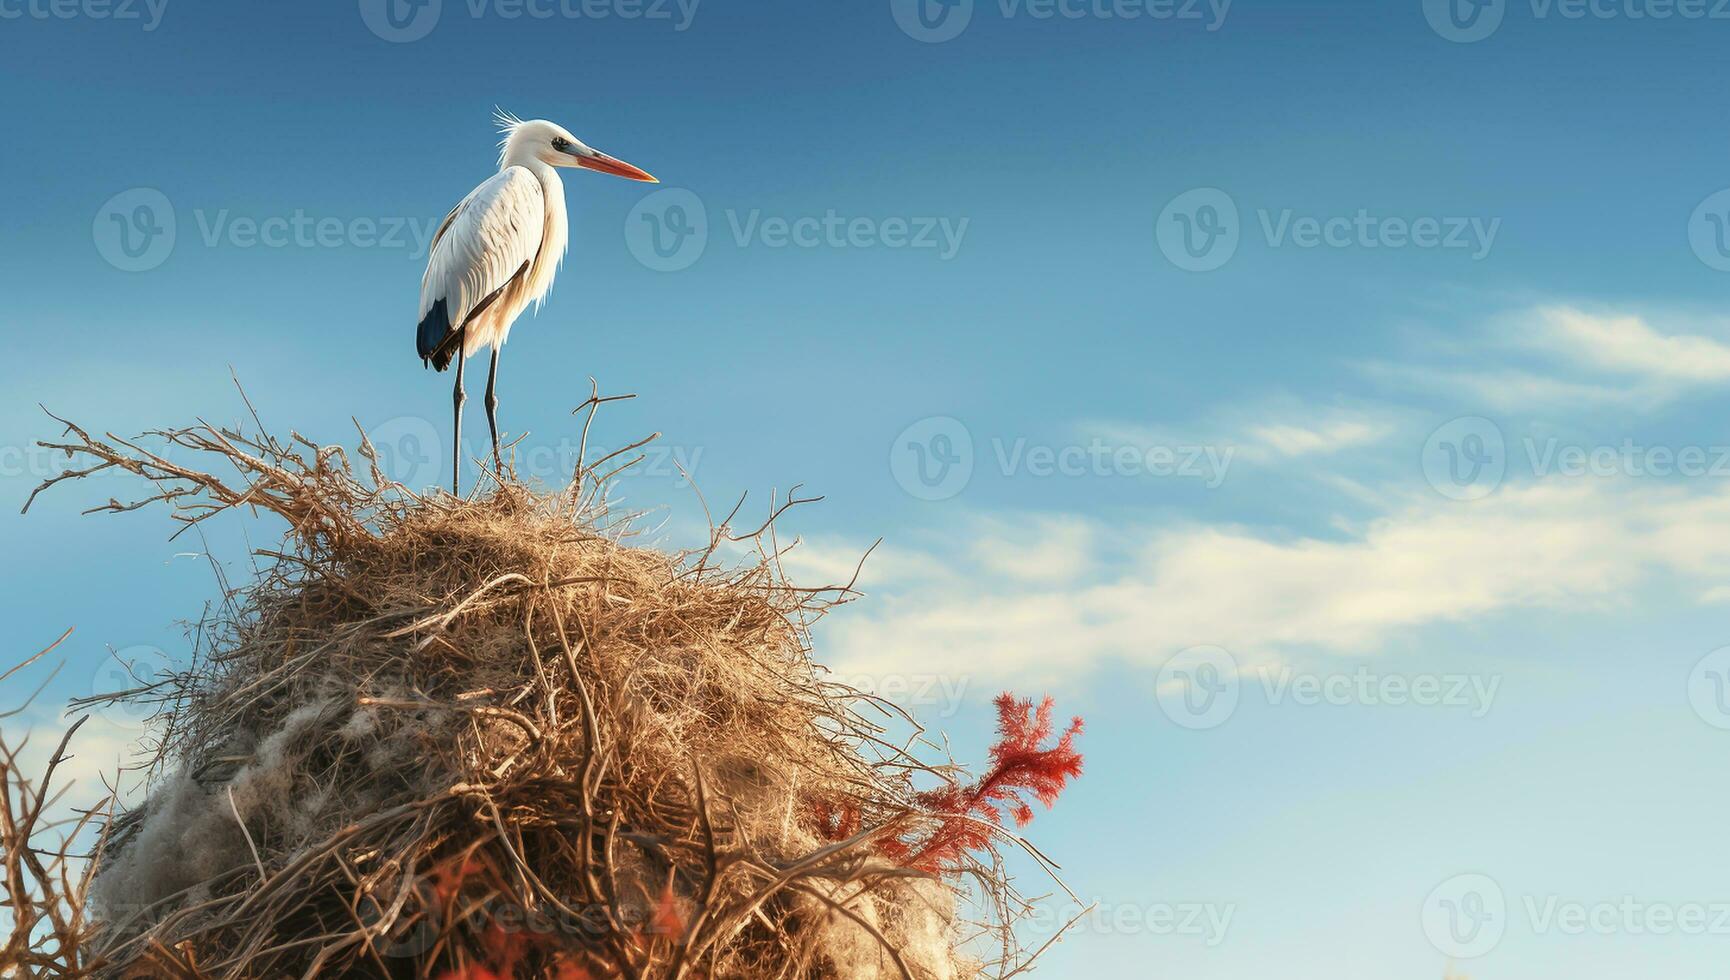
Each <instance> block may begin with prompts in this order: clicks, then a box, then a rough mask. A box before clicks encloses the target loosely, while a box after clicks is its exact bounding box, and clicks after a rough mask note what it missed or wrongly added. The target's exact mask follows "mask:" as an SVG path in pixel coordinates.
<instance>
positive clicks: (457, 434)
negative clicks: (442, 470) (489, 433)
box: [451, 351, 469, 496]
mask: <svg viewBox="0 0 1730 980" xmlns="http://www.w3.org/2000/svg"><path fill="white" fill-rule="evenodd" d="M467 360H468V358H467V357H466V356H465V355H464V354H463V353H462V352H461V351H458V352H457V386H456V389H455V390H454V391H452V392H451V407H452V409H453V413H454V414H455V416H456V422H455V423H454V424H453V425H452V427H451V428H452V430H453V431H452V433H451V495H452V496H457V495H458V494H459V493H461V490H460V489H459V487H460V481H461V480H462V475H463V402H466V401H468V400H469V399H468V396H467V395H465V394H463V362H464V361H467Z"/></svg>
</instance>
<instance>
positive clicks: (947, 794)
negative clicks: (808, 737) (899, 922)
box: [826, 694, 1082, 873]
mask: <svg viewBox="0 0 1730 980" xmlns="http://www.w3.org/2000/svg"><path fill="white" fill-rule="evenodd" d="M996 705H997V734H998V740H997V744H996V745H993V746H992V747H991V770H990V771H989V772H987V773H986V774H985V776H984V777H983V778H981V779H980V780H979V781H978V782H977V783H974V784H973V785H971V786H968V785H961V784H955V783H951V784H950V785H948V786H945V787H943V788H941V789H935V790H929V791H926V792H923V793H920V794H918V796H917V797H916V798H915V802H916V803H917V805H918V807H919V809H920V810H921V811H923V815H925V816H929V817H933V818H936V820H937V825H936V829H935V830H925V831H920V832H916V833H913V834H894V835H891V836H889V837H886V838H885V839H884V840H883V841H882V843H880V844H879V847H880V848H881V850H882V851H883V853H884V855H885V856H887V857H888V858H890V859H891V860H893V861H895V862H896V863H898V864H901V865H903V866H906V867H909V868H914V869H917V870H920V871H927V872H932V873H938V872H941V871H944V870H946V869H953V868H954V867H955V866H956V865H957V864H958V863H959V861H960V858H961V856H962V855H963V854H965V853H966V852H968V851H978V850H983V849H985V848H986V847H987V846H988V845H989V844H990V840H991V834H992V831H993V830H994V829H996V828H998V827H1002V826H1003V812H1004V811H1005V810H1007V811H1008V812H1009V815H1010V816H1012V817H1014V818H1015V824H1016V826H1018V827H1021V826H1026V825H1027V824H1028V823H1029V822H1030V821H1031V820H1032V819H1033V807H1032V806H1031V805H1029V803H1028V801H1027V796H1028V794H1031V795H1032V796H1033V798H1034V799H1037V800H1038V801H1039V802H1040V803H1043V804H1044V805H1045V806H1046V807H1047V808H1048V809H1049V808H1050V807H1051V806H1052V805H1053V804H1055V803H1056V802H1057V797H1058V795H1059V794H1061V793H1062V792H1063V790H1064V787H1066V786H1068V785H1069V781H1070V780H1071V779H1074V778H1076V777H1077V776H1080V775H1081V753H1079V752H1077V751H1076V750H1075V739H1076V737H1077V736H1079V735H1080V734H1081V727H1082V723H1081V719H1080V718H1074V719H1072V720H1071V721H1070V723H1069V727H1068V728H1067V729H1066V730H1065V731H1064V732H1063V734H1062V735H1061V736H1058V737H1057V741H1056V744H1054V745H1051V746H1050V747H1046V743H1047V742H1048V741H1050V740H1051V738H1052V736H1053V735H1054V730H1053V726H1052V721H1051V714H1052V710H1053V703H1052V700H1051V698H1049V697H1048V698H1046V699H1045V700H1044V701H1042V702H1040V705H1039V708H1038V710H1035V709H1034V706H1033V701H1032V700H1031V699H1017V698H1016V697H1015V696H1014V695H1012V694H1000V695H998V697H997V701H996ZM849 819H850V818H849V817H848V816H847V815H846V814H844V813H841V814H834V815H832V816H830V817H829V818H828V819H827V821H826V826H828V827H830V828H837V827H842V828H844V827H846V826H847V825H848V823H849Z"/></svg>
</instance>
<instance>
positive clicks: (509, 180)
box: [420, 166, 568, 357]
mask: <svg viewBox="0 0 1730 980" xmlns="http://www.w3.org/2000/svg"><path fill="white" fill-rule="evenodd" d="M545 171H546V173H545V175H544V176H543V175H541V174H536V173H534V172H533V171H531V170H529V169H528V168H526V167H520V166H513V167H509V168H506V169H505V170H502V171H500V172H499V173H498V174H497V175H496V176H494V177H492V178H491V179H490V180H488V181H487V182H486V183H484V184H482V185H481V186H479V187H477V188H475V189H474V191H473V192H472V193H470V194H469V196H468V197H466V198H463V202H462V203H461V204H458V205H457V206H456V210H454V211H452V212H451V213H450V217H448V218H446V219H445V223H444V226H443V227H441V228H440V229H439V234H438V237H437V238H435V239H434V240H433V247H432V256H431V257H430V259H429V260H428V261H427V270H426V277H425V278H424V279H422V280H421V287H420V319H421V320H425V319H426V318H427V316H428V314H430V313H432V312H433V308H434V306H435V305H436V304H437V303H439V302H440V301H443V302H444V303H445V304H446V305H447V308H448V313H447V316H448V318H449V324H464V326H463V328H462V334H463V337H462V346H463V351H462V352H463V356H464V357H472V356H474V354H475V353H476V352H478V351H479V350H480V349H481V348H482V347H487V346H492V347H499V346H502V345H503V344H504V342H505V338H506V337H508V336H509V335H510V330H511V324H512V323H514V322H515V321H516V318H517V317H518V316H519V315H520V314H521V313H522V312H523V311H524V310H525V309H527V308H528V306H529V304H530V303H536V302H538V301H541V300H544V299H545V297H546V294H547V292H548V290H550V289H551V288H552V284H553V277H554V275H555V274H556V273H557V272H558V267H559V263H560V262H561V261H562V260H563V259H564V256H565V246H566V241H567V238H568V232H567V229H566V225H565V220H566V219H565V207H564V204H565V202H564V188H563V187H562V186H561V183H560V181H559V177H558V175H557V174H556V173H554V172H553V169H552V168H551V167H546V168H545ZM543 181H545V182H546V183H543ZM549 184H550V187H549V186H548V185H549ZM555 201H556V202H557V204H556V205H554V206H551V207H549V206H548V205H549V203H551V202H555ZM489 297H493V299H492V302H491V303H490V305H488V306H487V307H486V309H484V310H482V311H480V312H479V313H476V312H475V307H476V306H478V305H479V304H480V303H481V302H483V301H485V300H487V299H488V298H489ZM471 314H473V315H474V318H473V319H470V315H471ZM445 326H447V327H448V324H447V325H445ZM439 339H440V340H441V341H442V340H444V339H445V337H440V338H439Z"/></svg>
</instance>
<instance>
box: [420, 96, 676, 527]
mask: <svg viewBox="0 0 1730 980" xmlns="http://www.w3.org/2000/svg"><path fill="white" fill-rule="evenodd" d="M498 123H499V128H500V130H501V131H502V132H503V133H504V140H503V141H502V142H501V143H500V144H499V146H500V150H499V172H498V174H497V175H495V176H494V177H492V178H491V179H490V180H488V181H487V182H486V183H483V184H481V185H480V186H479V187H477V188H475V189H474V190H473V191H471V192H470V193H469V196H468V197H465V198H463V200H462V203H461V204H458V205H457V206H456V207H455V208H454V209H452V210H451V213H450V215H449V216H448V217H446V218H445V220H444V224H443V225H441V226H439V230H438V235H437V236H436V237H435V238H434V239H433V245H432V254H431V256H430V257H429V258H428V260H427V270H426V278H424V279H423V280H421V288H420V328H419V330H418V331H417V332H416V337H415V341H416V346H417V348H418V349H419V351H420V356H421V360H422V361H424V362H425V363H427V364H429V365H431V366H432V367H434V368H437V369H438V370H440V371H443V370H444V369H445V368H447V367H449V366H450V363H451V361H452V360H453V359H454V360H455V361H456V364H457V378H456V390H455V392H454V393H453V394H452V396H451V400H452V402H453V404H454V406H455V414H456V425H455V434H454V442H453V444H452V445H453V449H454V451H453V456H454V457H455V458H454V461H453V463H452V466H451V493H453V494H454V493H456V492H457V488H458V480H459V478H460V476H461V474H462V435H463V402H465V401H467V400H468V396H467V395H465V394H464V393H463V362H464V361H465V360H467V359H468V358H469V357H470V356H472V355H473V354H475V353H476V352H478V351H479V350H480V349H481V348H483V347H487V346H491V347H492V349H493V358H492V369H491V371H490V372H489V373H488V374H487V395H486V406H487V428H488V429H490V430H491V431H492V436H493V467H494V468H495V469H499V468H501V464H500V462H499V426H498V416H497V411H498V404H499V402H498V394H497V392H496V390H495V385H496V384H497V381H498V374H499V348H501V347H503V346H504V343H505V338H506V337H507V336H509V334H510V332H511V324H512V323H514V322H515V321H516V319H517V317H518V316H520V315H521V314H522V312H523V311H524V310H526V309H528V307H529V304H531V303H533V304H535V307H536V309H539V308H540V304H541V302H542V301H543V300H545V299H546V296H547V291H548V290H549V289H551V288H552V285H553V276H554V275H555V274H556V273H557V272H558V269H559V264H560V263H561V262H563V261H564V257H565V245H566V244H567V242H568V241H569V225H568V222H567V220H566V218H565V193H564V184H563V183H561V182H560V181H559V174H558V171H557V169H556V168H558V167H582V168H584V169H586V170H597V171H600V172H601V173H604V174H613V175H615V176H619V177H628V178H630V179H631V180H641V181H647V182H649V183H657V181H656V180H655V178H653V177H651V176H649V175H648V174H647V173H644V172H643V171H642V170H639V169H637V168H636V167H633V166H631V165H630V164H628V163H626V162H624V161H623V160H617V159H614V158H613V157H610V156H608V155H606V154H605V153H602V152H600V151H599V150H595V149H591V148H590V147H588V146H586V145H584V143H583V141H582V140H579V139H577V138H576V137H575V136H572V135H571V134H570V133H569V132H567V131H566V130H565V129H564V128H562V127H560V126H556V125H554V124H553V123H550V122H547V121H546V120H544V119H536V120H532V121H530V122H523V121H522V120H521V119H518V118H516V117H515V116H512V115H509V114H506V113H504V112H500V113H499V114H498Z"/></svg>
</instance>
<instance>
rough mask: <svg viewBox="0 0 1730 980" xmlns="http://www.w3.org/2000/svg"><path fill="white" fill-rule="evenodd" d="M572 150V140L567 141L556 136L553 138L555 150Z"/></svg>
mask: <svg viewBox="0 0 1730 980" xmlns="http://www.w3.org/2000/svg"><path fill="white" fill-rule="evenodd" d="M570 148H571V141H570V140H568V139H565V138H564V137H563V136H555V137H554V138H553V149H555V150H558V151H560V152H563V151H565V150H568V149H570Z"/></svg>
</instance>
